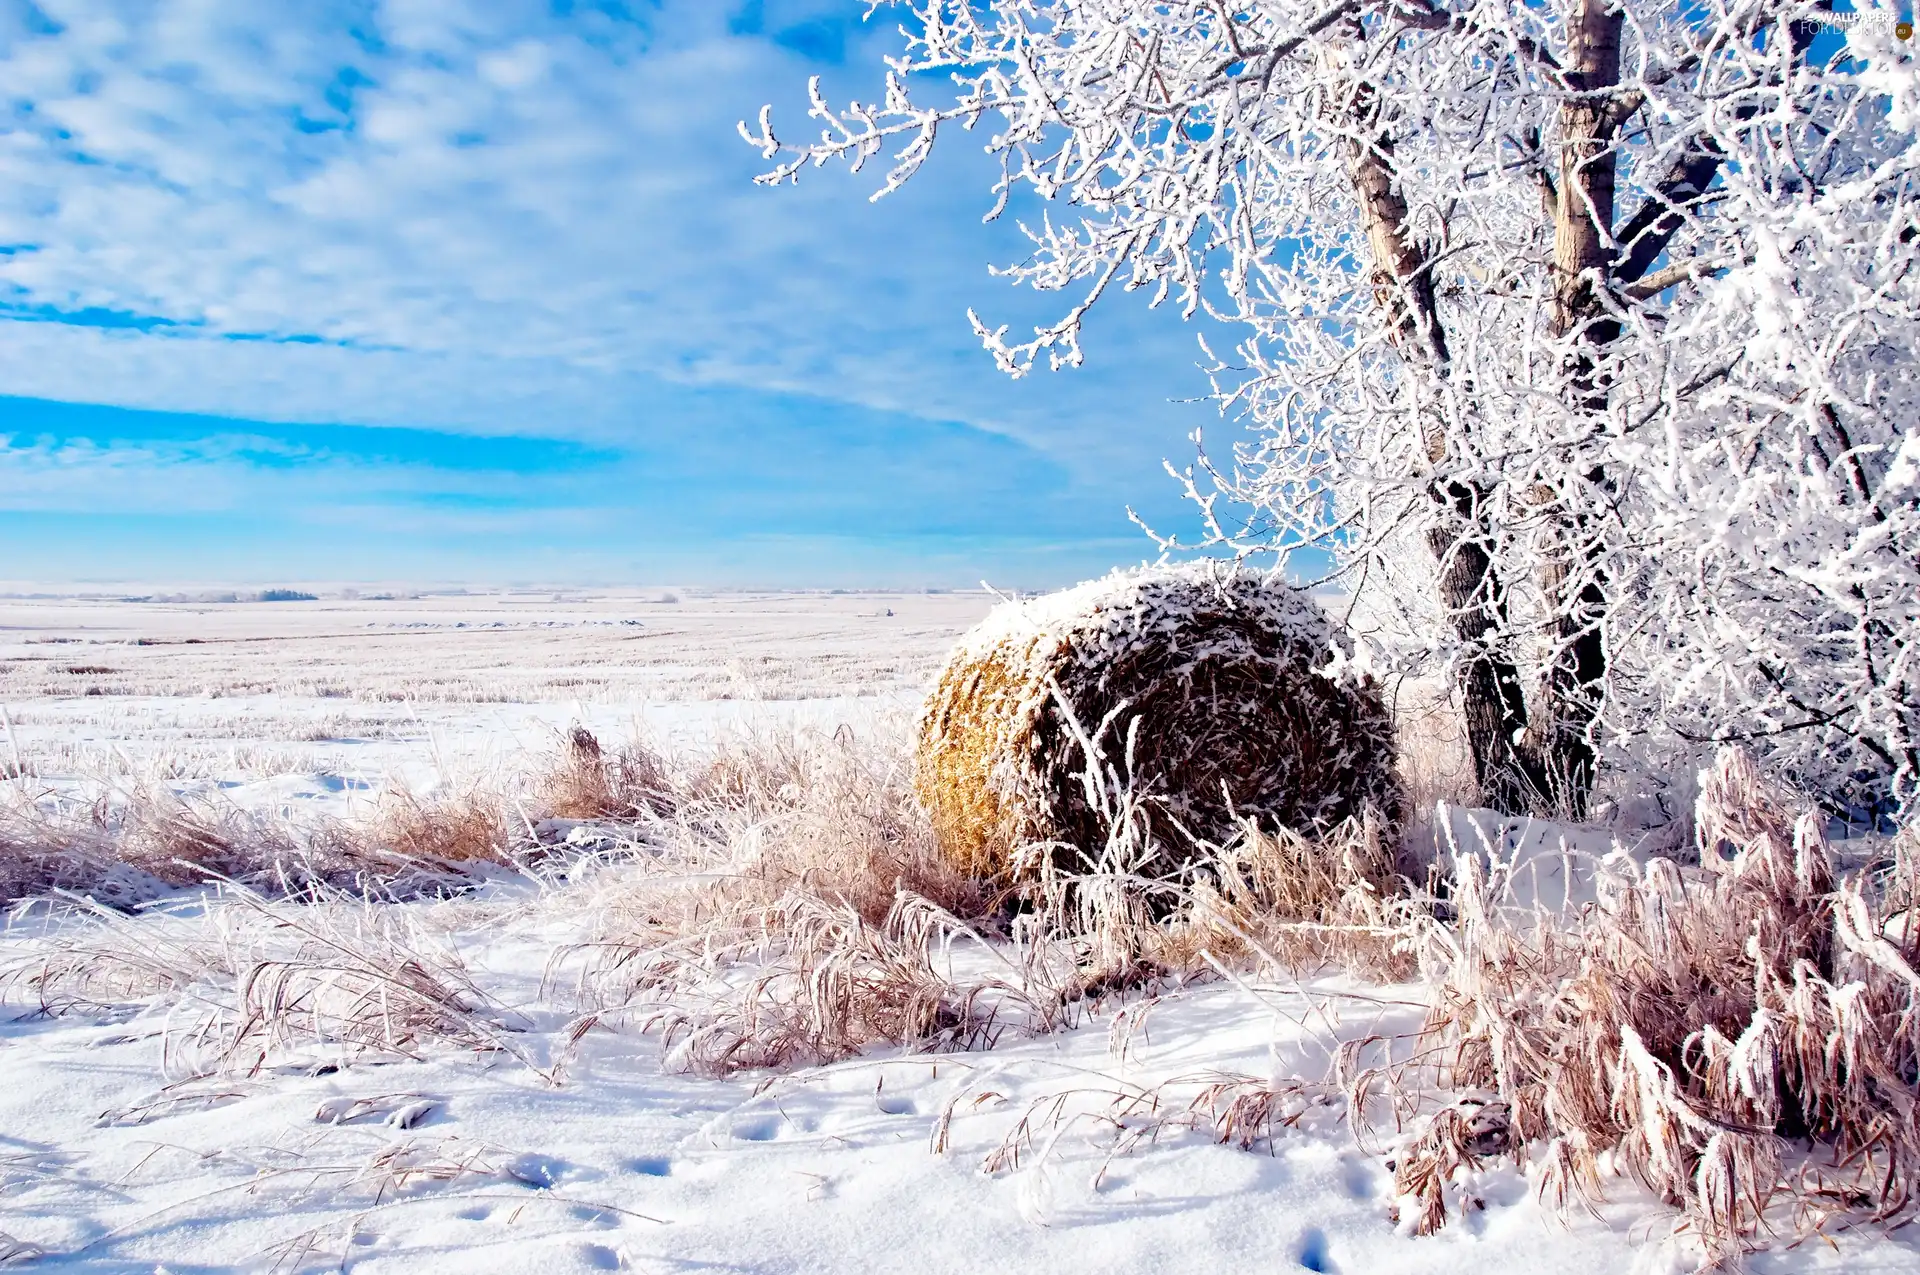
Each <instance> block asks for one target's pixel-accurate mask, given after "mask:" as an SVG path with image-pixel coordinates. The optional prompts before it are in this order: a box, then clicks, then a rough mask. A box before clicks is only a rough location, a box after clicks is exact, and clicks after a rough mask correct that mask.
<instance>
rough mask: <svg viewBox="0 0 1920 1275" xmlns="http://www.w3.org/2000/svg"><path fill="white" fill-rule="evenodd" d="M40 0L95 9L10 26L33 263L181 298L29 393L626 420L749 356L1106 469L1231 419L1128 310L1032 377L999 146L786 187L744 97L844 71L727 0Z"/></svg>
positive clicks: (10, 343)
mask: <svg viewBox="0 0 1920 1275" xmlns="http://www.w3.org/2000/svg"><path fill="white" fill-rule="evenodd" d="M792 7H793V6H789V8H792ZM848 7H849V6H846V5H841V4H826V3H821V4H819V5H817V6H816V9H817V10H818V11H819V12H829V11H831V12H843V11H845V10H846V9H847V8H848ZM40 9H41V11H43V12H44V13H45V14H46V15H47V16H48V17H51V18H52V19H53V20H54V21H55V22H57V23H60V24H62V25H63V26H64V28H65V29H64V30H63V31H61V32H60V33H58V34H53V35H45V34H37V33H35V32H34V31H33V30H32V29H31V28H32V26H33V25H34V24H33V23H32V22H31V21H30V17H31V15H30V14H29V11H28V9H27V8H26V6H25V5H24V4H22V3H20V0H14V3H13V4H12V5H11V12H10V16H9V20H8V21H7V22H6V23H5V25H4V27H0V30H3V31H4V34H0V84H4V85H6V86H7V91H8V93H10V94H11V96H12V98H13V102H14V107H13V112H12V120H11V124H10V125H9V126H8V127H7V129H6V131H5V132H4V133H0V244H11V245H33V246H34V247H33V249H32V250H31V251H18V252H16V253H14V254H13V255H12V256H10V257H7V258H4V259H0V290H3V289H4V288H5V286H6V285H9V284H10V285H11V286H12V288H13V289H14V294H13V296H12V298H11V300H12V304H13V305H14V306H15V307H16V308H33V307H42V308H48V309H52V310H55V311H62V312H68V313H71V312H76V311H83V310H88V309H93V310H99V311H111V312H118V313H124V314H130V315H137V316H148V317H150V318H157V319H164V320H167V321H169V322H171V323H173V324H176V325H179V326H177V327H174V328H171V329H159V330H155V331H152V332H149V333H146V334H129V333H126V332H108V331H102V330H99V329H89V328H84V327H76V326H74V325H72V324H15V325H12V326H13V329H14V330H13V331H10V332H9V333H8V335H7V340H6V342H5V343H4V344H3V346H0V378H4V380H3V381H0V388H3V389H5V390H6V391H7V392H12V393H21V394H36V395H41V396H46V397H56V398H68V399H86V400H91V401H105V402H116V403H122V404H125V405H129V406H155V407H169V408H175V409H185V410H199V411H215V412H223V413H230V414H236V415H246V416H257V417H264V418H268V419H283V420H284V419H294V418H298V417H302V416H304V417H305V418H306V419H322V420H368V421H373V420H379V419H387V420H391V419H393V415H394V413H396V412H401V413H404V416H405V418H406V419H408V420H412V421H432V422H434V423H442V424H446V425H449V426H458V427H463V428H478V429H496V430H498V429H508V428H518V427H522V426H523V425H524V424H525V423H526V421H527V414H528V413H533V414H537V415H539V416H541V417H542V419H541V420H540V421H539V422H538V427H539V428H543V429H551V430H557V431H575V430H579V429H582V428H584V429H587V430H589V431H592V430H594V429H596V428H598V427H601V426H604V427H608V428H612V427H614V426H613V425H611V424H607V423H608V422H617V421H623V420H630V419H631V416H630V414H628V413H620V412H609V411H608V410H607V409H606V404H607V403H608V402H609V400H610V396H617V395H618V394H620V393H621V392H622V391H623V390H624V391H625V392H628V393H633V392H636V390H637V389H644V387H645V386H646V385H647V384H649V383H653V382H655V381H657V380H659V379H666V380H681V381H688V380H690V381H698V382H718V383H724V384H730V385H743V386H752V387H757V388H762V389H770V390H783V391H796V392H801V393H806V394H812V395H818V396H825V397H829V398H834V399H839V400H843V401H848V402H855V403H860V404H864V405H868V406H874V407H880V408H885V409H889V410H895V411H903V412H909V413H914V414H918V415H921V416H923V417H926V418H929V419H954V420H960V421H965V422H969V423H972V424H976V425H979V426H983V427H986V428H990V429H994V430H998V431H1003V432H1007V433H1011V434H1013V435H1015V436H1017V437H1020V438H1022V439H1023V440H1024V441H1027V442H1030V443H1032V444H1034V445H1036V446H1038V447H1041V448H1042V449H1045V450H1047V451H1049V452H1052V453H1054V454H1056V455H1058V456H1060V457H1061V458H1063V459H1065V460H1066V461H1068V462H1069V463H1070V464H1072V465H1073V466H1074V468H1075V469H1076V471H1078V472H1080V473H1082V474H1083V475H1084V476H1085V477H1087V479H1088V480H1089V481H1095V482H1102V483H1104V482H1107V481H1110V480H1111V477H1112V475H1113V474H1114V473H1115V472H1116V471H1117V470H1119V469H1124V470H1125V471H1126V472H1127V473H1128V475H1129V480H1128V481H1129V482H1131V481H1133V480H1134V479H1133V476H1134V475H1144V474H1146V473H1147V469H1148V466H1149V465H1150V464H1151V463H1152V461H1153V460H1154V459H1155V458H1157V457H1158V456H1159V455H1161V454H1164V453H1168V452H1171V453H1175V454H1179V453H1181V452H1182V451H1184V447H1183V445H1182V443H1181V438H1180V435H1181V433H1182V432H1183V430H1184V428H1185V427H1186V426H1187V425H1189V424H1191V423H1192V422H1193V421H1194V420H1197V419H1203V415H1202V414H1201V413H1198V412H1197V411H1195V410H1194V409H1174V408H1168V407H1166V406H1165V405H1164V403H1163V402H1162V400H1164V399H1165V398H1167V397H1169V396H1175V395H1182V394H1186V395H1191V394H1197V393H1199V392H1201V391H1202V390H1203V389H1204V385H1203V383H1202V382H1201V381H1200V379H1199V378H1198V376H1197V375H1196V374H1195V373H1194V372H1193V371H1192V369H1191V363H1192V361H1193V354H1194V351H1193V346H1192V343H1191V335H1190V333H1188V332H1185V331H1183V330H1180V329H1179V327H1178V325H1177V324H1176V323H1173V322H1171V321H1170V320H1169V321H1162V320H1166V319H1167V318H1168V317H1167V316H1152V317H1146V316H1143V315H1142V314H1141V313H1140V312H1139V311H1138V310H1137V309H1132V308H1124V307H1125V306H1126V303H1125V302H1122V306H1123V310H1122V312H1121V313H1120V314H1119V315H1116V316H1110V318H1109V321H1108V323H1107V325H1106V326H1107V328H1108V329H1109V331H1108V340H1107V342H1106V343H1105V344H1104V345H1095V346H1094V347H1093V349H1092V357H1093V360H1094V364H1095V366H1094V368H1093V369H1092V370H1090V371H1087V372H1082V373H1077V374H1073V375H1070V376H1065V377H1055V378H1042V379H1039V380H1036V381H1035V382H1032V383H1027V384H1022V385H1017V386H1016V385H1011V384H1008V383H1005V382H1002V381H1001V380H1000V379H999V378H998V376H997V374H996V373H995V372H993V370H992V368H991V366H990V363H989V362H988V360H987V359H986V357H985V356H984V355H983V354H982V353H981V352H980V351H979V350H978V349H977V347H976V345H975V343H974V341H973V338H972V336H971V334H970V333H969V332H968V330H967V328H966V324H965V320H964V317H963V316H964V310H965V308H966V307H967V306H968V305H969V304H972V305H975V306H976V307H977V308H979V309H980V310H981V311H982V312H983V313H984V314H987V315H990V316H993V317H995V318H996V319H1004V320H1006V321H1010V322H1013V323H1015V324H1016V325H1017V324H1019V323H1021V322H1023V321H1033V320H1035V319H1038V318H1041V317H1048V316H1050V315H1051V313H1052V311H1053V310H1055V309H1056V308H1058V306H1059V304H1060V299H1059V298H1031V297H1026V296H1017V295H1014V294H1012V293H1011V292H1009V291H1007V290H1005V289H1004V285H1000V284H996V283H994V282H992V281H991V280H989V279H988V278H987V276H986V272H985V265H986V263H987V261H988V260H989V259H992V258H995V257H1002V258H1004V257H1006V256H1007V255H1009V254H1011V253H1015V252H1017V251H1018V240H1017V238H1016V237H1015V236H1014V234H1013V232H1012V230H1011V228H1010V227H995V228H990V229H983V228H982V227H980V226H979V225H978V224H977V221H978V213H979V211H980V210H982V209H984V207H985V206H986V203H987V199H986V191H985V184H986V181H987V176H986V171H985V169H984V168H983V167H982V165H981V164H980V163H978V162H974V161H977V160H978V156H977V154H975V155H971V156H963V155H960V154H954V155H949V156H946V157H944V158H945V159H946V160H947V161H949V162H946V163H944V164H938V163H937V164H936V165H935V166H934V167H933V168H932V169H930V170H929V172H928V173H926V174H924V175H923V177H922V178H921V179H920V180H919V181H918V182H916V183H915V184H914V185H913V186H911V187H909V188H908V190H907V191H905V192H903V193H902V194H901V195H899V196H896V197H895V198H893V199H890V200H888V201H886V202H885V203H884V204H882V205H880V206H878V207H874V206H870V205H868V204H867V203H866V201H865V193H866V190H867V189H868V186H867V183H868V182H870V181H871V177H861V178H854V179H849V178H846V177H845V176H844V175H837V174H818V175H815V177H814V179H813V180H810V181H808V182H804V183H803V184H802V185H801V186H800V187H798V188H796V189H787V190H778V191H769V190H765V189H761V188H758V187H755V186H753V185H752V184H751V182H750V180H749V179H750V177H751V175H752V173H753V172H754V171H756V169H757V167H758V166H759V162H760V161H759V159H758V157H757V156H756V155H754V154H753V153H752V152H751V151H750V150H749V149H748V148H747V147H745V146H744V145H743V144H742V143H741V142H740V141H739V140H738V138H737V137H736V136H735V135H734V133H733V124H734V121H735V120H737V119H739V118H741V117H742V116H749V115H751V114H752V113H753V112H754V111H755V110H756V109H757V107H758V105H759V103H760V102H761V101H763V100H767V99H772V100H774V101H775V102H776V103H778V104H780V105H781V107H782V109H783V112H784V116H785V119H786V121H787V125H788V127H789V128H790V129H794V128H799V127H801V126H802V125H803V123H804V121H802V120H801V119H800V118H799V116H800V114H801V108H800V101H801V99H800V93H801V90H802V87H803V85H804V78H805V75H806V73H807V71H808V70H809V69H811V68H808V67H807V66H805V65H804V64H803V63H802V62H801V61H800V60H798V59H797V58H795V57H793V56H791V55H789V54H786V53H784V52H782V51H781V50H779V49H778V48H776V47H775V46H774V45H773V44H771V43H768V42H766V41H762V40H751V39H740V38H732V37H729V36H728V35H727V33H726V12H725V10H724V9H723V8H722V7H720V6H718V5H715V4H711V3H709V0H670V2H669V3H668V4H666V5H665V6H664V7H663V8H662V9H661V10H660V11H659V12H658V13H657V14H654V12H653V11H652V10H651V9H648V10H645V12H646V13H648V14H651V15H652V16H651V17H650V18H649V20H648V21H647V22H646V23H641V22H622V21H618V20H616V19H614V18H611V17H608V16H607V15H606V14H605V13H601V12H599V11H590V12H589V11H583V12H580V13H576V14H574V15H572V16H568V17H558V16H555V13H554V7H550V6H548V5H545V4H534V3H499V4H488V5H481V4H457V3H450V2H449V0H378V2H376V0H369V2H368V3H365V4H333V5H325V4H304V5H261V4H259V3H257V0H195V2H192V3H189V2H187V0H173V2H170V3H154V2H153V0H123V2H121V3H103V0H58V2H56V0H42V3H41V5H40ZM874 25H875V26H876V27H878V28H881V29H882V31H885V30H890V29H891V24H890V23H889V22H887V21H885V20H884V19H883V20H881V21H879V22H877V23H875V24H874ZM884 38H885V37H884V35H882V34H880V33H878V32H875V33H870V34H868V35H865V36H863V37H862V39H863V40H864V41H865V46H864V47H865V52H864V53H861V54H859V55H857V56H856V57H855V59H854V65H853V67H852V68H851V69H850V70H849V71H848V72H846V73H844V74H837V75H836V76H834V77H833V78H834V80H835V81H836V83H837V84H839V85H840V86H841V87H840V89H839V91H840V92H841V93H842V94H843V95H844V93H845V92H846V91H850V90H852V89H855V88H857V89H858V90H860V91H862V92H864V93H867V94H871V93H872V91H873V90H874V89H875V87H876V86H877V83H878V77H877V74H876V72H877V69H878V66H877V61H876V58H875V56H874V53H875V49H876V41H879V40H881V39H884ZM949 145H950V147H952V146H958V147H962V148H965V147H969V146H970V145H971V143H970V141H969V140H968V139H964V138H961V137H955V138H953V139H952V140H951V142H950V143H949ZM231 334H246V335H268V336H275V337H282V338H287V337H300V338H319V339H320V340H322V341H323V342H327V343H329V344H324V345H319V346H313V345H286V344H273V343H270V342H256V341H247V342H233V341H228V340H223V339H219V338H221V337H223V336H225V335H231ZM503 413H504V417H503ZM383 414H384V415H383ZM506 417H510V418H511V419H507V418H506ZM596 422H598V423H599V424H598V425H597V424H596Z"/></svg>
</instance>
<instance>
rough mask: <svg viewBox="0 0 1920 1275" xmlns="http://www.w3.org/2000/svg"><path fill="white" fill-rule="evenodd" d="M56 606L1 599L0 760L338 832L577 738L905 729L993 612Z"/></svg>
mask: <svg viewBox="0 0 1920 1275" xmlns="http://www.w3.org/2000/svg"><path fill="white" fill-rule="evenodd" d="M0 587H4V586H0ZM44 588H45V587H44V586H36V585H32V584H21V583H15V584H13V585H12V586H11V588H10V589H9V590H8V593H5V594H0V706H4V707H5V709H6V738H5V739H4V740H0V761H5V762H10V761H15V760H18V761H20V762H22V763H24V764H25V766H26V767H27V768H28V769H29V770H30V771H31V773H32V776H33V779H34V781H35V782H36V784H37V786H38V787H39V788H40V789H41V790H42V791H45V792H51V793H59V794H68V795H72V796H74V797H78V798H81V799H84V800H88V801H90V800H92V799H93V798H94V797H95V796H96V795H99V794H100V793H101V792H103V791H105V792H106V793H108V794H109V795H110V796H111V795H113V794H114V793H116V792H118V791H119V790H122V789H124V788H125V787H126V786H128V785H129V784H130V783H133V782H135V781H146V782H149V783H152V784H157V785H160V786H163V787H166V788H168V789H170V790H172V791H174V792H176V793H178V794H181V795H189V796H202V797H217V798H218V799H219V800H221V801H223V802H229V803H232V804H235V805H239V806H242V807H244V808H247V809H266V810H274V811H287V812H299V813H314V814H329V815H341V816H350V815H352V814H353V813H354V812H355V811H356V809H358V808H360V807H362V806H365V805H367V804H369V803H370V801H371V799H372V796H373V795H374V794H376V793H377V792H378V791H379V790H380V789H381V788H383V787H385V786H387V785H389V784H394V785H399V786H402V787H405V788H407V789H409V790H411V791H413V792H416V793H425V792H431V791H433V790H435V789H437V788H440V787H443V786H454V787H458V786H461V785H463V784H471V783H473V782H475V781H477V780H483V779H486V778H490V777H493V776H496V775H498V774H499V773H500V772H502V771H504V770H508V769H512V768H514V767H521V768H524V767H525V764H526V763H527V761H528V759H529V758H531V757H533V756H535V755H537V754H541V753H544V752H549V751H551V749H552V748H553V746H554V744H555V742H556V740H557V738H558V734H559V732H561V731H563V730H564V729H566V728H567V727H568V726H569V725H571V724H572V723H575V722H579V723H581V724H584V725H586V726H587V727H588V728H589V729H591V730H593V731H594V732H595V733H596V734H598V735H600V736H601V737H602V738H603V739H606V740H608V741H609V742H616V741H625V740H627V739H632V738H640V739H644V740H647V741H648V742H650V743H652V744H654V745H655V746H660V747H665V748H667V749H670V750H671V749H678V748H695V747H699V746H701V745H703V744H705V743H707V742H708V741H710V740H711V738H712V737H713V735H714V733H715V732H716V731H720V730H751V729H760V728H768V727H778V726H783V725H788V724H792V723H795V722H805V723H814V724H826V725H837V724H839V723H841V722H854V723H857V724H858V723H865V722H867V721H871V720H874V719H878V718H883V717H886V716H888V715H889V714H904V713H906V712H908V711H910V710H911V709H912V707H913V705H914V704H915V703H917V701H918V698H919V695H920V691H921V688H922V687H923V686H924V684H925V682H926V681H927V680H928V678H930V676H931V675H932V672H933V670H934V669H935V668H936V667H937V666H938V664H939V662H940V660H941V659H942V658H944V656H945V655H946V652H947V650H948V648H949V647H950V646H951V644H952V642H953V640H954V637H955V635H956V634H958V633H959V632H960V631H961V630H963V629H965V628H966V627H967V626H968V625H969V624H971V623H973V622H974V621H975V620H977V619H978V618H979V617H980V616H981V615H982V614H984V613H985V612H986V611H987V609H988V606H989V605H990V603H991V602H992V601H993V599H992V597H991V596H990V595H988V594H986V593H985V592H961V593H950V592H949V593H899V592H874V593H848V592H834V593H819V592H758V593H755V592H722V591H712V590H705V591H702V590H693V589H679V590H676V591H674V592H671V593H664V594H663V593H662V591H660V590H657V589H644V590H642V589H628V590H599V591H582V590H575V591H570V592H569V593H568V594H566V595H563V596H559V597H556V596H555V595H553V594H551V593H550V592H548V591H527V592H516V591H500V592H495V593H489V594H471V593H466V592H458V593H443V594H434V593H416V592H411V591H407V590H400V591H398V593H399V596H390V597H368V596H360V597H352V598H343V597H339V596H327V597H324V598H322V599H321V600H319V601H315V602H295V603H234V604H207V603H196V602H144V601H133V600H129V597H128V596H126V595H115V596H104V597H79V596H73V595H71V594H68V595H65V596H61V595H52V596H24V595H28V594H38V593H41V592H42V590H43V589H44ZM320 591H323V592H324V591H325V590H320ZM145 592H146V594H147V595H148V596H151V595H152V594H153V592H154V591H152V590H146V591H145ZM332 592H337V590H336V591H332ZM366 592H371V590H367V591H366ZM9 594H10V596H9ZM131 596H134V597H137V596H140V594H139V593H132V594H131ZM160 596H182V595H181V594H180V593H178V592H174V593H168V592H165V591H162V592H161V593H160ZM188 596H191V595H190V594H189V595H188ZM663 597H666V598H672V599H674V600H673V601H671V602H663V601H661V600H660V599H662V598H663Z"/></svg>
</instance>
